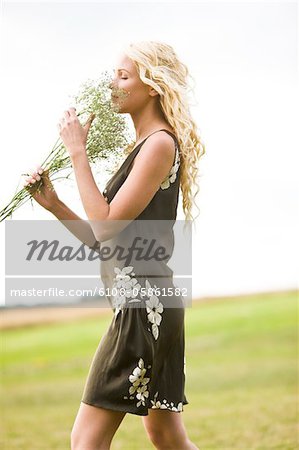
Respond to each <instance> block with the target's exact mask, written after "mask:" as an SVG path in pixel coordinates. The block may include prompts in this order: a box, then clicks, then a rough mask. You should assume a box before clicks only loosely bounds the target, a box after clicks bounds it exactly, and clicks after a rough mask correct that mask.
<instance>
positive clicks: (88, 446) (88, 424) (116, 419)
mask: <svg viewBox="0 0 299 450" xmlns="http://www.w3.org/2000/svg"><path fill="white" fill-rule="evenodd" d="M125 415H126V413H125V412H120V411H112V410H110V409H104V408H98V407H96V406H91V405H87V404H86V403H83V402H81V403H80V407H79V410H78V413H77V416H76V419H75V422H74V425H73V428H72V433H71V448H72V450H83V449H84V450H100V449H101V450H106V449H109V447H110V443H111V441H112V438H113V436H114V434H115V433H116V431H117V429H118V427H119V425H120V424H121V422H122V420H123V418H124V416H125Z"/></svg>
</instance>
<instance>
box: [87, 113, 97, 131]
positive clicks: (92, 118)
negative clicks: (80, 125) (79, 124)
mask: <svg viewBox="0 0 299 450" xmlns="http://www.w3.org/2000/svg"><path fill="white" fill-rule="evenodd" d="M94 118H95V114H91V115H90V116H89V118H88V120H87V122H86V124H85V125H84V129H85V130H86V131H88V130H89V128H90V127H91V124H92V122H93V120H94Z"/></svg>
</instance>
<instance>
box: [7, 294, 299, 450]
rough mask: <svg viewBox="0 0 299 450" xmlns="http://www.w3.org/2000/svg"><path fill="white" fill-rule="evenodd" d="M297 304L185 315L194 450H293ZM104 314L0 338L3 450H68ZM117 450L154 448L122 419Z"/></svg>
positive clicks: (263, 303)
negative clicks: (196, 447) (197, 449)
mask: <svg viewBox="0 0 299 450" xmlns="http://www.w3.org/2000/svg"><path fill="white" fill-rule="evenodd" d="M297 298H298V297H297V294H296V293H295V292H289V293H277V294H267V295H266V294H263V295H252V296H246V297H240V298H233V299H219V300H213V301H207V302H203V303H196V304H194V305H193V307H192V308H187V310H186V373H187V378H186V396H187V399H188V401H189V405H186V406H185V407H184V412H183V413H182V417H183V419H184V423H185V425H186V428H187V430H188V434H189V437H190V438H191V439H192V440H193V441H194V442H195V443H196V444H197V445H198V446H199V447H200V448H201V450H208V449H221V450H224V449H260V450H266V449H296V448H298V415H297V414H298V410H297V406H298V404H297V398H296V397H297V395H298V384H297V342H298V341H297V317H298V316H297ZM111 317H112V313H111V315H104V316H103V317H93V318H84V319H80V320H78V319H77V320H76V321H73V322H67V323H54V324H51V325H42V326H41V325H40V326H33V327H23V328H18V329H11V330H3V331H1V335H2V350H1V378H2V383H1V388H2V391H1V427H2V431H1V438H2V443H1V448H2V449H5V450H8V449H19V450H35V449H39V450H43V449H69V448H70V444H69V436H70V430H71V427H72V424H73V421H74V419H75V415H76V413H77V410H78V407H79V402H80V398H81V394H82V390H83V385H84V382H85V379H86V376H87V373H88V368H89V364H90V362H91V359H92V356H93V354H94V352H95V350H96V347H97V345H98V342H99V340H100V338H101V336H102V334H103V333H104V332H105V330H106V329H107V328H108V325H109V323H110V320H111ZM117 449H128V450H134V449H136V450H137V449H138V450H146V449H153V446H152V445H151V444H150V442H149V441H148V440H147V438H146V436H145V431H144V429H143V425H142V420H141V417H138V416H134V415H131V414H127V415H126V417H125V419H124V421H123V422H122V424H121V426H120V428H119V429H118V431H117V434H116V436H115V438H114V442H113V444H112V450H117ZM178 450H179V449H178Z"/></svg>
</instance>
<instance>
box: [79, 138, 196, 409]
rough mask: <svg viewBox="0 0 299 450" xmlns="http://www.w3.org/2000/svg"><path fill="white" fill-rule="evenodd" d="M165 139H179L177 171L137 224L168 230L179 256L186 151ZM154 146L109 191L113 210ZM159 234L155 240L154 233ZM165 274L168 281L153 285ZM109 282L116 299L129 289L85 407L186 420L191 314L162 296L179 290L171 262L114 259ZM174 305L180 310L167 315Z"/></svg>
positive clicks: (104, 343)
mask: <svg viewBox="0 0 299 450" xmlns="http://www.w3.org/2000/svg"><path fill="white" fill-rule="evenodd" d="M158 131H165V132H167V133H168V134H169V135H171V136H172V137H173V139H174V142H175V149H176V152H175V158H174V162H173V166H172V168H171V170H170V173H169V175H168V176H167V177H166V178H165V180H164V181H163V183H162V184H161V185H160V188H159V190H158V191H157V192H156V194H155V195H154V197H153V198H152V200H151V201H150V203H149V204H148V205H147V207H146V208H145V209H144V210H143V211H142V213H141V214H140V215H139V216H138V217H137V218H136V219H135V221H132V222H131V223H132V224H134V225H136V223H138V226H139V227H140V224H142V222H141V221H142V220H147V221H151V224H152V223H154V224H159V223H162V224H163V223H164V224H165V223H166V224H167V226H168V230H167V233H165V232H164V233H162V234H161V233H160V230H159V233H160V236H161V235H163V236H164V237H165V236H166V237H165V239H166V240H167V242H168V248H170V250H171V249H172V246H173V241H172V238H173V234H172V230H171V227H169V224H171V223H174V222H175V220H176V214H177V205H178V197H179V180H180V149H179V143H178V140H177V138H176V136H175V135H174V134H172V133H171V132H170V131H168V130H158ZM152 134H153V133H152ZM148 137H149V136H148ZM148 137H147V138H148ZM147 138H146V139H147ZM146 139H144V140H143V141H142V142H141V143H140V144H139V145H137V146H136V147H135V148H134V150H133V151H132V152H131V153H130V154H129V155H128V157H127V158H126V159H125V161H124V162H123V164H122V165H121V167H120V168H119V169H118V171H117V172H116V173H115V174H114V175H113V177H112V178H111V179H110V180H109V182H108V183H107V185H106V189H105V190H104V192H103V194H104V195H105V197H106V201H108V203H110V202H111V201H112V199H113V197H114V196H115V194H116V193H117V191H118V190H119V188H120V187H121V186H122V184H123V183H124V181H125V180H126V178H127V176H128V174H129V171H130V169H131V167H132V162H133V160H134V158H135V156H136V155H137V153H138V152H139V150H140V149H141V147H142V145H143V144H144V142H145V141H146ZM136 221H137V222H136ZM152 221H153V222H152ZM160 221H162V222H160ZM157 228H159V226H157ZM128 230H130V226H129V227H127V229H126V233H127V235H126V236H128V234H129V235H130V232H128ZM151 230H152V232H153V233H154V232H155V230H153V229H152V227H151ZM139 231H140V230H139ZM164 231H165V230H164ZM134 232H135V231H134ZM120 234H122V233H120ZM114 243H115V244H116V243H117V238H116V242H114ZM169 243H170V244H169ZM170 253H171V252H170ZM157 266H159V271H158V272H159V274H160V276H158V277H153V276H152V274H157V270H156V269H157ZM145 274H146V275H145ZM161 274H162V276H161ZM101 279H102V281H103V283H104V286H105V287H108V286H109V287H112V288H115V290H114V292H118V289H119V291H121V289H122V291H123V292H125V293H122V294H121V295H117V294H116V295H114V294H113V295H111V297H109V302H110V304H111V307H112V309H113V311H114V316H113V318H112V321H111V324H110V326H109V328H108V331H107V332H106V334H105V335H104V336H103V337H102V339H101V340H100V343H99V345H98V348H97V350H96V352H95V354H94V357H93V360H92V362H91V366H90V369H89V373H88V377H87V380H86V383H85V387H84V391H83V396H82V400H81V401H82V402H83V403H86V404H89V405H93V406H97V407H101V408H106V409H110V410H114V411H123V412H127V413H131V414H136V415H140V416H146V415H148V410H149V409H165V410H169V411H174V412H182V411H183V405H186V404H188V403H189V402H188V401H187V399H186V396H185V392H184V389H185V328H184V318H185V308H184V306H183V302H182V298H181V297H180V296H178V295H170V296H169V295H168V296H167V297H165V295H164V296H163V295H160V296H159V295H155V294H156V292H157V291H154V289H155V288H157V287H159V288H160V289H162V288H164V287H165V288H167V287H169V286H171V287H174V285H173V280H172V271H171V270H170V268H169V267H168V266H167V261H166V263H165V261H164V262H161V263H157V262H154V263H147V266H146V268H144V267H142V264H140V263H139V262H138V263H137V261H133V262H132V261H130V263H129V264H126V262H123V261H115V260H113V259H112V260H109V262H105V263H104V264H103V262H102V261H101ZM151 288H153V289H152V291H151ZM142 289H143V292H145V295H143V294H142ZM160 292H161V291H160ZM163 292H165V291H163ZM171 292H173V291H171ZM166 298H167V304H166V301H165V299H166ZM169 302H170V303H171V302H172V305H171V306H173V307H167V306H168V305H169V304H170V303H169ZM132 306H133V307H132ZM135 306H136V307H135Z"/></svg>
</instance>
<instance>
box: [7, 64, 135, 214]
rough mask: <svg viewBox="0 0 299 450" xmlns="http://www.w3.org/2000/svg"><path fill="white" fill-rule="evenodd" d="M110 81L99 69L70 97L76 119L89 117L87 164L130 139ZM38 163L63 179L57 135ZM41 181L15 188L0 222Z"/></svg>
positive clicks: (67, 164)
mask: <svg viewBox="0 0 299 450" xmlns="http://www.w3.org/2000/svg"><path fill="white" fill-rule="evenodd" d="M110 84H111V76H110V75H109V73H108V72H103V73H102V74H101V75H100V77H99V79H97V80H88V81H87V82H85V83H84V84H82V85H81V89H80V91H79V93H78V95H76V96H75V97H74V100H75V103H76V109H77V110H79V113H78V114H77V115H78V116H80V120H81V119H82V120H83V121H84V122H85V123H86V122H87V121H88V120H92V125H91V127H90V130H89V133H88V139H87V143H86V153H87V156H88V160H89V162H90V163H91V164H94V163H96V162H97V161H99V159H100V158H104V159H106V158H108V157H109V158H110V157H111V156H116V157H118V156H119V155H120V152H121V153H123V152H122V149H123V148H124V147H127V146H128V145H129V143H130V135H129V129H128V124H127V122H126V120H125V117H123V116H122V115H121V114H118V108H117V107H116V105H115V104H114V103H113V102H112V101H111V89H110ZM114 91H115V89H114ZM117 94H118V96H120V97H121V96H124V95H125V93H124V92H119V91H118V93H117ZM41 166H42V167H43V169H44V174H47V176H49V177H50V178H51V181H55V180H57V179H58V178H60V179H61V178H64V179H67V178H69V176H70V175H71V173H72V168H71V160H70V157H69V155H68V152H67V150H66V148H65V146H64V144H63V142H62V140H61V138H60V137H59V138H58V139H57V141H56V142H55V144H54V146H53V148H52V150H51V151H50V153H49V154H48V156H47V157H46V159H45V160H44V161H43V163H42V164H41ZM66 169H67V170H68V172H69V173H68V174H66V172H65V171H66ZM62 171H64V175H63V176H59V177H57V174H58V173H59V172H62ZM22 175H28V174H22ZM59 175H61V173H60V174H59ZM54 176H56V178H54ZM42 184H43V175H41V177H40V180H39V181H37V182H36V183H34V184H33V185H31V186H30V187H24V188H22V189H21V190H20V191H18V192H17V193H16V194H15V195H14V196H13V198H12V199H11V201H10V202H9V203H8V204H7V205H6V206H5V207H4V208H3V209H2V210H1V211H0V222H2V221H3V220H4V219H6V218H7V217H11V216H12V213H13V212H14V211H15V210H16V209H18V208H19V207H20V206H21V205H23V204H24V203H25V202H27V201H28V200H29V199H30V198H31V197H32V193H34V192H36V191H39V190H40V188H41V186H42Z"/></svg>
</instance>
